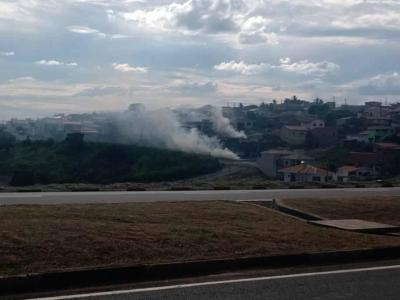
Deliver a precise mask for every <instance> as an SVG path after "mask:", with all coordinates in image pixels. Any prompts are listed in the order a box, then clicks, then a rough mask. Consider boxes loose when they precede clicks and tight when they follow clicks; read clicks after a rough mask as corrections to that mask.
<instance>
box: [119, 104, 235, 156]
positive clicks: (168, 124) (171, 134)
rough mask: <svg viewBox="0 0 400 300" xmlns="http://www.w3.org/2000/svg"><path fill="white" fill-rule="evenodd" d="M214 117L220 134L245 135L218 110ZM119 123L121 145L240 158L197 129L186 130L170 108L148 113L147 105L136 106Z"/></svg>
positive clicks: (214, 124) (216, 139)
mask: <svg viewBox="0 0 400 300" xmlns="http://www.w3.org/2000/svg"><path fill="white" fill-rule="evenodd" d="M212 116H213V117H212V118H211V121H212V122H213V126H214V127H215V129H216V131H217V132H219V133H220V134H222V135H224V136H227V137H242V136H243V135H242V133H239V132H236V131H235V129H234V128H233V127H232V126H231V125H230V123H229V120H228V119H225V118H224V117H223V116H222V113H218V110H217V109H215V111H214V112H213V114H212ZM116 124H117V127H118V132H119V137H118V139H119V141H120V142H125V143H131V144H139V145H145V146H152V147H158V148H166V149H172V150H180V151H184V152H190V153H197V154H206V155H211V156H214V157H219V158H226V159H238V156H237V155H236V154H235V153H233V152H232V151H230V150H229V149H227V148H224V147H223V146H222V145H221V142H220V140H219V139H218V138H217V137H216V136H214V137H209V136H207V135H204V134H202V133H201V132H199V131H198V130H197V129H196V128H190V129H187V128H185V127H184V126H183V125H182V123H181V122H180V121H179V120H178V117H177V115H176V113H175V112H174V111H172V110H170V109H160V110H145V108H144V106H140V105H136V106H135V107H134V109H131V110H129V111H127V112H124V113H123V114H122V115H119V116H118V117H117V120H116Z"/></svg>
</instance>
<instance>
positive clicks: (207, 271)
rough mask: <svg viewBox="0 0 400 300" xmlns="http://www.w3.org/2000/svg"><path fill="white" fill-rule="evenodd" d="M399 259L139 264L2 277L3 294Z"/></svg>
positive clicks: (356, 255)
mask: <svg viewBox="0 0 400 300" xmlns="http://www.w3.org/2000/svg"><path fill="white" fill-rule="evenodd" d="M397 258H400V246H396V247H387V248H370V249H360V250H353V251H332V252H318V253H303V254H294V255H275V256H264V257H248V258H241V259H222V260H210V261H191V262H181V263H169V264H158V265H136V266H128V267H115V268H97V269H83V270H77V271H67V272H53V273H46V274H32V275H26V276H14V277H3V278H0V294H1V295H3V296H7V295H9V296H10V295H13V296H16V295H21V294H34V293H40V292H55V291H60V290H68V289H79V288H93V287H99V286H106V285H116V284H127V283H139V282H146V281H156V280H167V279H179V278H185V277H196V276H205V275H211V274H217V273H223V272H228V271H240V270H249V269H265V268H280V267H291V266H301V265H307V266H310V265H329V264H345V263H354V262H355V261H358V262H363V261H364V262H367V261H373V260H383V259H397Z"/></svg>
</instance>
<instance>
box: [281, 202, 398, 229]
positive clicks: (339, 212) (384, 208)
mask: <svg viewBox="0 0 400 300" xmlns="http://www.w3.org/2000/svg"><path fill="white" fill-rule="evenodd" d="M282 202H283V203H284V204H286V205H289V206H291V207H293V208H297V209H300V210H302V211H305V212H309V213H312V214H316V215H319V216H321V217H323V218H327V219H362V220H367V221H373V222H378V223H386V224H391V225H398V226H399V225H400V197H378V198H353V199H348V198H346V199H323V200H320V199H290V200H289V199H287V200H283V201H282Z"/></svg>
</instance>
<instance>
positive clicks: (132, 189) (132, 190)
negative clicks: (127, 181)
mask: <svg viewBox="0 0 400 300" xmlns="http://www.w3.org/2000/svg"><path fill="white" fill-rule="evenodd" d="M126 191H127V192H145V191H146V189H145V188H141V187H128V188H127V189H126Z"/></svg>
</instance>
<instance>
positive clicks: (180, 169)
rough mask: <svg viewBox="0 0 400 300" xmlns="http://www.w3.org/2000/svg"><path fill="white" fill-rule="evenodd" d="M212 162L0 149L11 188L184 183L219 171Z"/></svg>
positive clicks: (115, 147) (117, 149)
mask: <svg viewBox="0 0 400 300" xmlns="http://www.w3.org/2000/svg"><path fill="white" fill-rule="evenodd" d="M220 168H221V167H220V164H219V162H218V160H217V159H215V158H212V157H209V156H201V155H196V154H188V153H183V152H179V151H171V150H164V149H156V148H148V147H139V146H135V145H121V144H106V143H85V142H82V141H80V140H79V137H78V138H76V137H75V138H74V137H71V138H70V139H67V140H65V141H63V142H60V143H54V142H52V141H47V142H44V141H36V142H22V143H19V144H17V145H15V146H13V147H12V148H11V149H0V176H5V175H6V176H7V175H8V176H13V178H12V181H11V184H12V185H17V186H22V185H31V184H50V183H96V184H108V183H114V182H151V181H167V180H178V179H185V178H190V177H193V176H199V175H203V174H207V173H211V172H215V171H217V170H219V169H220Z"/></svg>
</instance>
